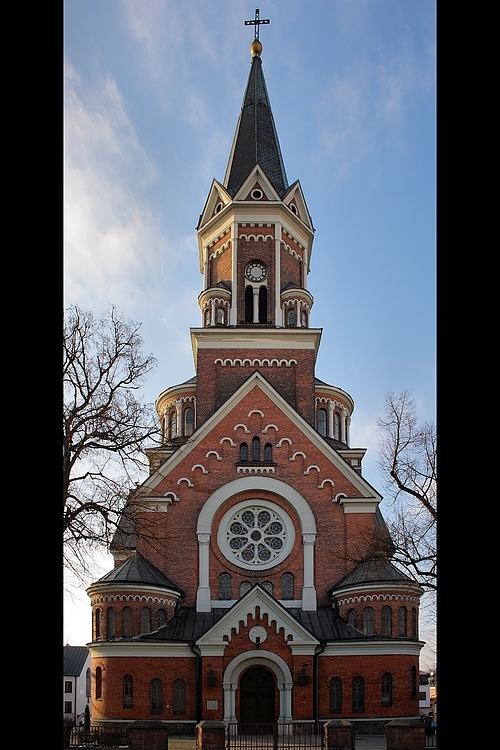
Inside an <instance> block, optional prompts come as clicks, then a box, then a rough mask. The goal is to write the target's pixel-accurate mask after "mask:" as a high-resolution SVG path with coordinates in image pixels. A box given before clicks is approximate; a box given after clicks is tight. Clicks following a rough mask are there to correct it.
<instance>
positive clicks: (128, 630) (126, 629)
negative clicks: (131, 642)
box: [122, 607, 132, 638]
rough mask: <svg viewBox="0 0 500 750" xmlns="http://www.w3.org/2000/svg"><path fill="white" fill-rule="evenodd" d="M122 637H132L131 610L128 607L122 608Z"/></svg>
mask: <svg viewBox="0 0 500 750" xmlns="http://www.w3.org/2000/svg"><path fill="white" fill-rule="evenodd" d="M122 636H123V638H130V637H131V636H132V610H131V609H130V607H124V608H123V611H122Z"/></svg>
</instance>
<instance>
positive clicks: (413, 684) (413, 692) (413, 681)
mask: <svg viewBox="0 0 500 750" xmlns="http://www.w3.org/2000/svg"><path fill="white" fill-rule="evenodd" d="M410 696H411V698H413V699H415V698H416V697H417V668H416V667H412V668H411V669H410Z"/></svg>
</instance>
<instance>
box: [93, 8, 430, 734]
mask: <svg viewBox="0 0 500 750" xmlns="http://www.w3.org/2000/svg"><path fill="white" fill-rule="evenodd" d="M252 23H254V24H258V20H257V16H256V20H255V21H254V22H252ZM260 23H262V22H260ZM256 28H257V33H256V38H255V39H254V42H253V43H252V45H251V48H250V49H251V66H250V74H249V77H248V83H247V86H246V90H245V93H244V97H243V103H242V107H241V112H240V115H239V119H238V122H237V126H236V132H235V136H234V140H233V144H232V148H231V153H230V155H229V160H228V165H227V169H226V174H225V177H224V180H223V181H222V182H219V181H217V180H214V181H213V183H212V186H211V188H210V190H209V193H208V198H207V200H206V203H205V206H204V208H203V211H202V213H201V216H200V218H199V222H198V226H197V235H198V248H199V263H200V272H201V274H202V277H203V288H202V291H201V293H200V295H199V298H198V301H199V306H200V318H201V322H200V325H199V327H197V328H192V329H191V342H192V348H193V355H194V365H195V375H194V377H192V378H191V379H190V380H188V381H187V382H185V383H181V384H179V385H174V386H171V387H169V388H167V389H166V390H165V391H163V392H162V393H161V394H160V395H159V397H158V399H157V402H156V409H157V412H158V417H159V420H160V423H161V426H162V446H161V447H160V448H155V449H146V452H147V454H148V456H149V460H150V474H149V476H148V478H147V479H146V480H145V481H144V482H143V483H142V485H140V486H139V487H138V488H137V489H136V490H135V491H134V493H133V496H132V498H131V501H130V504H129V507H130V510H131V512H130V513H128V514H126V517H124V520H123V523H122V527H121V528H120V529H119V531H118V533H117V534H116V536H115V539H114V542H113V545H112V548H111V551H112V553H113V555H114V557H115V564H116V565H115V568H114V569H113V570H112V571H110V572H109V573H108V574H107V575H105V576H104V577H103V578H101V579H100V580H99V581H96V582H95V583H93V584H92V585H91V586H90V587H89V589H88V594H89V596H90V598H91V602H92V611H93V640H92V643H91V644H89V649H90V651H91V655H92V674H93V689H92V701H93V714H92V716H93V722H94V723H96V724H104V725H105V724H107V723H109V722H112V723H114V724H116V722H119V723H123V724H124V725H126V724H127V723H128V722H131V721H133V720H137V719H148V718H156V719H161V720H162V721H164V722H165V723H167V724H168V725H169V727H170V728H171V731H185V732H186V733H189V732H194V727H195V725H196V723H198V722H199V721H201V720H204V719H217V720H222V721H224V722H226V723H228V724H234V723H245V722H251V721H252V722H253V721H262V722H268V723H274V722H277V723H278V724H290V723H292V724H293V723H296V722H324V721H327V720H329V719H331V718H348V719H349V720H352V721H354V722H356V721H363V720H364V721H365V722H366V721H368V720H369V721H372V722H377V721H378V722H386V721H387V720H388V719H389V718H394V717H403V716H404V717H408V716H417V715H418V658H419V653H420V649H421V647H422V645H423V644H422V642H421V641H420V640H419V639H418V605H419V600H420V596H421V594H422V590H421V589H420V587H419V586H418V584H417V583H416V582H414V581H413V580H411V579H410V578H408V577H407V576H406V575H404V574H403V573H402V572H401V571H399V570H398V569H397V568H396V567H395V566H394V565H393V564H392V563H391V562H390V559H389V558H388V556H387V554H384V553H386V552H387V550H388V549H390V539H389V536H388V531H387V528H386V525H385V522H384V520H383V518H382V515H381V513H380V510H379V503H380V501H381V499H382V498H381V496H380V494H379V493H378V492H377V491H376V490H375V489H374V488H373V487H372V486H371V485H370V484H369V483H368V482H366V480H365V479H364V478H363V475H362V459H363V456H364V453H365V449H363V448H352V447H351V446H350V421H351V416H352V413H353V410H354V402H353V400H352V398H351V396H349V394H348V393H346V392H345V391H344V390H342V389H341V388H339V387H338V386H334V385H329V384H327V383H324V382H322V381H320V380H319V379H318V378H316V377H315V362H316V357H317V353H318V348H319V344H320V338H321V329H319V328H314V327H312V326H311V309H312V306H313V297H312V295H311V293H310V292H309V290H308V288H307V276H308V272H309V268H310V263H311V254H312V245H313V239H314V227H313V224H312V220H311V217H310V214H309V211H308V208H307V205H306V201H305V198H304V195H303V192H302V189H301V186H300V183H299V182H298V181H296V182H294V183H293V184H292V185H289V184H288V180H287V176H286V172H285V167H284V161H283V157H282V154H281V149H280V145H279V141H278V136H277V130H276V127H275V123H274V118H273V114H272V110H271V104H270V99H269V95H268V92H267V88H266V84H265V79H264V73H263V68H262V58H261V54H262V45H261V43H260V40H259V39H258V25H256ZM254 688H255V689H254ZM249 696H253V697H249ZM256 696H257V697H256Z"/></svg>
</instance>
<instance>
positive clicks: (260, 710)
mask: <svg viewBox="0 0 500 750" xmlns="http://www.w3.org/2000/svg"><path fill="white" fill-rule="evenodd" d="M275 705H276V680H275V678H274V675H273V673H272V672H270V671H269V670H268V669H266V668H265V667H251V668H250V669H247V671H246V672H244V673H243V674H242V676H241V679H240V723H241V724H273V723H274V722H275V721H276V711H275Z"/></svg>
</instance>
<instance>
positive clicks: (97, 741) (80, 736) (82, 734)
mask: <svg viewBox="0 0 500 750" xmlns="http://www.w3.org/2000/svg"><path fill="white" fill-rule="evenodd" d="M68 735H69V738H68V739H66V738H65V739H66V743H65V745H64V747H86V746H88V745H93V746H94V747H128V745H129V739H128V734H127V730H126V729H108V728H107V727H90V729H87V730H86V729H85V728H84V727H73V728H72V729H71V730H70V732H68Z"/></svg>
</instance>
